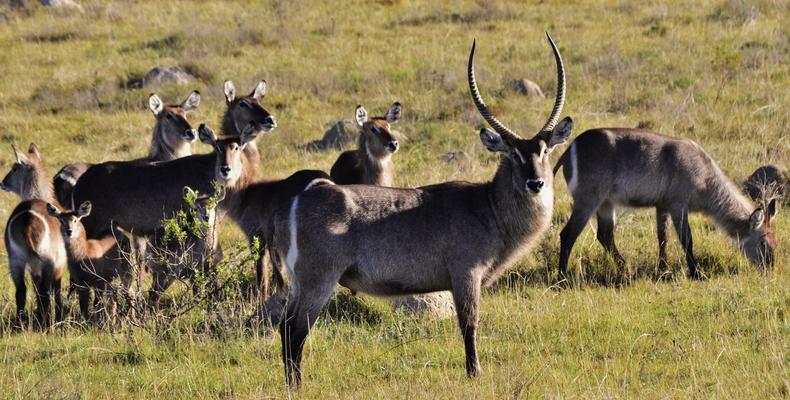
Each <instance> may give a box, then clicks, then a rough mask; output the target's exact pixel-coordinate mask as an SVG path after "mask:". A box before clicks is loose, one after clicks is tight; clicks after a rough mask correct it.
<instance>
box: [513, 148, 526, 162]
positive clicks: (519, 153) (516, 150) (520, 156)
mask: <svg viewBox="0 0 790 400" xmlns="http://www.w3.org/2000/svg"><path fill="white" fill-rule="evenodd" d="M513 151H515V152H516V155H518V158H520V159H521V163H522V164H526V163H527V161H526V160H525V159H524V156H522V155H521V152H520V151H518V149H517V148H515V147H514V148H513Z"/></svg>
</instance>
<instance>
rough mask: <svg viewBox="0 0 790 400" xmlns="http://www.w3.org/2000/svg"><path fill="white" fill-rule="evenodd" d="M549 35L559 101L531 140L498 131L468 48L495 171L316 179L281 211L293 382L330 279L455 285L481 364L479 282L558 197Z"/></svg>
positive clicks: (541, 223) (558, 128)
mask: <svg viewBox="0 0 790 400" xmlns="http://www.w3.org/2000/svg"><path fill="white" fill-rule="evenodd" d="M547 37H548V34H547ZM548 39H549V43H550V44H551V48H552V50H553V52H554V56H555V60H556V63H557V71H558V90H557V98H556V101H555V105H554V109H553V111H552V113H551V116H550V117H549V119H548V122H546V124H545V126H544V127H543V129H541V131H540V132H539V133H538V134H536V135H535V136H533V137H532V138H530V139H523V138H521V137H519V136H518V135H516V134H515V133H513V132H512V131H511V130H509V129H508V128H506V127H505V126H504V125H503V124H501V123H500V122H499V121H498V120H497V119H496V118H495V117H494V116H493V115H492V114H491V112H490V111H489V110H488V108H487V106H486V105H485V103H484V102H483V100H482V98H481V97H480V93H479V92H478V89H477V84H476V82H475V74H474V68H473V63H474V51H475V46H474V45H472V51H471V53H470V55H469V64H468V68H469V69H468V72H469V75H468V78H469V88H470V90H471V93H472V99H473V100H474V103H475V105H476V106H477V109H478V110H479V111H480V113H481V115H482V116H483V117H484V118H485V120H486V121H487V122H488V123H489V124H490V125H491V126H492V127H493V128H494V130H490V129H482V130H481V131H480V139H481V141H482V142H483V145H484V146H485V147H486V148H487V149H488V150H489V151H492V152H501V153H502V154H503V156H502V160H501V162H500V164H499V167H498V168H497V171H496V174H495V176H494V178H493V180H491V181H489V182H486V183H468V182H445V183H441V184H437V185H431V186H424V187H420V188H416V189H396V188H385V187H377V186H365V185H352V186H342V185H332V184H322V185H314V186H312V187H311V188H308V189H307V190H305V191H304V192H303V193H301V194H299V195H298V196H296V197H295V198H294V199H293V201H292V202H291V204H290V207H285V208H283V209H281V210H279V211H278V213H277V214H276V216H275V231H274V243H273V250H272V253H273V255H274V256H275V257H277V258H278V259H279V260H284V261H285V266H286V269H287V271H288V273H289V274H290V276H291V281H292V288H291V291H290V294H289V298H288V303H287V309H286V316H285V319H284V320H283V322H282V323H281V324H280V335H281V339H282V355H283V361H284V363H285V373H286V380H287V381H288V383H289V384H291V385H298V384H299V382H300V380H301V371H300V363H301V358H302V350H303V346H304V342H305V338H306V337H307V335H308V332H309V330H310V327H311V326H312V325H313V323H315V320H316V318H318V315H319V312H320V311H321V309H322V307H323V306H324V304H325V303H326V301H327V299H328V298H329V295H330V294H331V293H332V290H333V289H334V287H335V285H337V283H340V284H341V285H343V286H345V287H347V288H349V289H351V290H354V291H361V292H365V293H369V294H373V295H379V296H396V295H404V294H418V293H428V292H435V291H441V290H451V291H452V293H453V298H454V301H455V304H456V311H457V315H458V322H459V324H460V327H461V332H462V334H463V338H464V344H465V348H466V371H467V373H468V374H469V375H470V376H472V375H476V374H478V373H479V372H480V365H479V362H478V358H477V349H476V344H475V343H476V332H477V324H478V304H479V301H480V290H481V285H488V284H490V283H492V282H493V281H494V280H495V279H496V278H497V277H498V276H499V275H500V274H501V273H502V272H503V271H504V270H505V269H506V268H508V266H510V265H511V264H512V263H513V262H514V261H515V260H517V259H518V258H519V257H520V256H521V255H523V254H524V253H525V252H526V251H527V250H528V249H529V247H530V245H532V244H534V243H535V242H536V241H538V240H539V239H540V238H541V237H542V235H543V233H544V232H545V231H546V229H547V228H548V227H549V224H550V222H551V214H552V208H553V205H554V198H553V188H552V184H553V174H552V170H551V164H550V163H549V157H548V154H549V153H550V152H551V151H552V150H553V149H554V148H556V146H558V145H560V144H562V143H565V141H566V140H567V139H568V137H569V136H570V134H571V129H572V121H571V119H570V118H565V119H564V120H562V121H561V122H560V123H559V124H557V121H558V119H559V116H560V112H561V111H562V105H563V102H564V98H565V75H564V68H563V64H562V59H561V58H560V54H559V50H558V49H557V47H556V45H554V42H553V41H552V40H551V37H548Z"/></svg>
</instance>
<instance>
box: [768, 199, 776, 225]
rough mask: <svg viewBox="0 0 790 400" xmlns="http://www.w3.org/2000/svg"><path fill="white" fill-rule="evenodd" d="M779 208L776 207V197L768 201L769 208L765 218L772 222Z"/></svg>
mask: <svg viewBox="0 0 790 400" xmlns="http://www.w3.org/2000/svg"><path fill="white" fill-rule="evenodd" d="M778 212H779V210H778V209H777V208H776V199H771V202H770V203H768V208H766V209H765V213H766V214H765V220H766V221H768V222H771V220H772V219H774V217H776V214H777V213H778Z"/></svg>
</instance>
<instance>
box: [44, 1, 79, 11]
mask: <svg viewBox="0 0 790 400" xmlns="http://www.w3.org/2000/svg"><path fill="white" fill-rule="evenodd" d="M41 5H43V6H45V7H51V8H57V9H62V10H73V11H79V12H82V11H84V10H83V8H82V6H81V5H80V4H79V3H77V2H76V1H74V0H41Z"/></svg>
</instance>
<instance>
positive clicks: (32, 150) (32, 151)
mask: <svg viewBox="0 0 790 400" xmlns="http://www.w3.org/2000/svg"><path fill="white" fill-rule="evenodd" d="M27 154H28V155H29V156H33V157H35V158H37V159H39V160H40V159H41V153H39V152H38V146H36V144H35V143H30V146H28V148H27Z"/></svg>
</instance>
